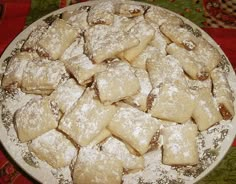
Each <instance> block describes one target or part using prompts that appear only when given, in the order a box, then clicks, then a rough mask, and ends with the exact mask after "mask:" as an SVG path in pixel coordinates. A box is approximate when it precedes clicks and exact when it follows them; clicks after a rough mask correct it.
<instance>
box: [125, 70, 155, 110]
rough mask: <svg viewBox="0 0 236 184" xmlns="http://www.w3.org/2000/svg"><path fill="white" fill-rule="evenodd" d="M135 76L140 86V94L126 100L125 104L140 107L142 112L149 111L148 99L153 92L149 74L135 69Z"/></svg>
mask: <svg viewBox="0 0 236 184" xmlns="http://www.w3.org/2000/svg"><path fill="white" fill-rule="evenodd" d="M134 70H135V75H136V76H137V78H138V80H139V84H140V92H139V93H138V94H136V95H134V96H131V97H128V98H127V99H125V102H127V103H129V104H130V105H133V106H135V107H138V108H139V109H140V110H142V111H146V110H147V97H148V95H149V93H150V91H151V90H152V85H151V82H150V79H149V76H148V73H147V72H146V70H144V69H140V68H135V69H134Z"/></svg>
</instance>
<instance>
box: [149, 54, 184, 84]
mask: <svg viewBox="0 0 236 184" xmlns="http://www.w3.org/2000/svg"><path fill="white" fill-rule="evenodd" d="M146 66H147V71H148V74H149V77H150V81H151V83H152V87H153V88H155V87H158V86H160V85H161V84H162V83H178V84H179V85H181V86H183V87H185V88H186V87H187V83H186V80H185V75H184V71H183V69H182V67H181V65H180V62H179V60H177V59H176V58H175V57H173V56H171V55H168V56H164V57H160V58H158V59H156V58H151V59H148V60H147V63H146Z"/></svg>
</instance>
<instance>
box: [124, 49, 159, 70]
mask: <svg viewBox="0 0 236 184" xmlns="http://www.w3.org/2000/svg"><path fill="white" fill-rule="evenodd" d="M159 57H162V53H161V51H160V50H159V49H158V48H156V47H153V46H149V45H148V46H147V47H146V48H145V49H144V50H143V52H142V53H141V54H139V55H138V56H137V57H136V58H134V59H133V60H132V61H130V62H129V63H130V65H131V66H133V67H135V68H141V69H144V70H146V62H147V60H149V59H153V60H158V59H159Z"/></svg>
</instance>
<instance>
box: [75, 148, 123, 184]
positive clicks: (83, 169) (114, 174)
mask: <svg viewBox="0 0 236 184" xmlns="http://www.w3.org/2000/svg"><path fill="white" fill-rule="evenodd" d="M122 173H123V168H122V162H121V161H120V160H118V159H116V158H115V157H113V156H111V155H109V154H106V153H104V152H102V151H98V150H97V149H95V148H91V147H83V148H81V149H80V151H79V155H78V158H77V161H76V163H75V166H74V170H73V175H72V178H73V182H74V183H75V184H91V183H93V184H120V183H121V180H122Z"/></svg>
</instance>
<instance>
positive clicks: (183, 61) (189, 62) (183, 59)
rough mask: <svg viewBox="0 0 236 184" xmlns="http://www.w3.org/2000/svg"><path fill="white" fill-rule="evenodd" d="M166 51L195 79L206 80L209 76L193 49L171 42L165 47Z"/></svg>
mask: <svg viewBox="0 0 236 184" xmlns="http://www.w3.org/2000/svg"><path fill="white" fill-rule="evenodd" d="M166 50H167V52H168V53H169V54H170V55H172V56H174V57H175V58H176V59H178V60H179V62H180V65H181V66H182V68H183V70H184V71H185V72H186V73H187V75H188V76H190V77H191V78H192V79H195V80H206V79H207V78H208V76H209V71H208V69H207V67H206V65H205V64H203V63H200V62H199V60H197V59H196V58H199V56H196V55H195V54H194V52H193V51H188V50H186V49H185V48H183V47H180V46H178V45H177V44H175V43H171V44H169V45H168V46H167V48H166Z"/></svg>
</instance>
